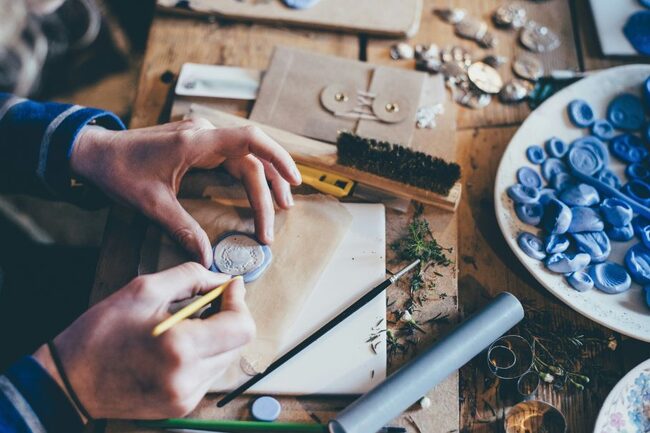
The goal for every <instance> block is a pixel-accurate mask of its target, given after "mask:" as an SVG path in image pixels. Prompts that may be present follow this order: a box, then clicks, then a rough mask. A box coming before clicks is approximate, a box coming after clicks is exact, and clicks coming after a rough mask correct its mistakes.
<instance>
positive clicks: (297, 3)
mask: <svg viewBox="0 0 650 433" xmlns="http://www.w3.org/2000/svg"><path fill="white" fill-rule="evenodd" d="M282 1H283V2H284V4H285V5H286V6H288V7H290V8H292V9H307V8H310V7H312V6H314V5H315V4H316V3H318V2H319V1H320V0H282Z"/></svg>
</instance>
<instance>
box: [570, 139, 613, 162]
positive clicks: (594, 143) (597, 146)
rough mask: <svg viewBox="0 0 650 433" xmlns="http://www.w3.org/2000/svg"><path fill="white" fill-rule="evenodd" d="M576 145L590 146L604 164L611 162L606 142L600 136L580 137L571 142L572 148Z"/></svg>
mask: <svg viewBox="0 0 650 433" xmlns="http://www.w3.org/2000/svg"><path fill="white" fill-rule="evenodd" d="M574 147H586V148H589V149H591V150H593V151H594V152H595V153H596V155H598V156H599V157H600V160H601V161H603V164H604V165H608V164H609V150H607V146H606V145H605V143H603V142H602V140H600V139H599V138H598V137H594V136H593V135H586V136H584V137H580V138H578V139H576V140H574V141H573V142H572V143H571V149H573V148H574Z"/></svg>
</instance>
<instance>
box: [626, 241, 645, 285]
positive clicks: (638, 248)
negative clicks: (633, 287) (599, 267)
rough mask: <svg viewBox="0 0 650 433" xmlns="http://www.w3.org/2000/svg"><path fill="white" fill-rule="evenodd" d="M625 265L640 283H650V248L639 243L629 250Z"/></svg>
mask: <svg viewBox="0 0 650 433" xmlns="http://www.w3.org/2000/svg"><path fill="white" fill-rule="evenodd" d="M625 267H626V268H627V270H628V271H630V275H632V278H633V279H634V281H636V282H637V283H639V284H643V285H646V284H650V250H648V248H647V247H646V246H645V245H643V244H642V243H638V244H636V245H634V246H633V247H632V248H630V249H629V250H627V253H626V254H625Z"/></svg>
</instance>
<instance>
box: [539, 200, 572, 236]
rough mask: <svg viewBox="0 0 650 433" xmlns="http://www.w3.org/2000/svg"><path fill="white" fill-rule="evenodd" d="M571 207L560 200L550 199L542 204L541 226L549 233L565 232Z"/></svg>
mask: <svg viewBox="0 0 650 433" xmlns="http://www.w3.org/2000/svg"><path fill="white" fill-rule="evenodd" d="M571 218H572V214H571V209H569V207H568V206H567V205H565V204H564V203H562V202H561V201H560V200H557V199H550V200H549V201H548V202H547V203H546V206H544V215H543V216H542V227H544V229H546V231H548V232H549V233H551V234H562V233H566V231H567V230H568V229H569V225H571Z"/></svg>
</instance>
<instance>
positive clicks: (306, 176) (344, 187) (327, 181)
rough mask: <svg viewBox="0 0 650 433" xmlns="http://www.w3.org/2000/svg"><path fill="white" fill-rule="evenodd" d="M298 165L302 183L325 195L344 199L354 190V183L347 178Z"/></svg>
mask: <svg viewBox="0 0 650 433" xmlns="http://www.w3.org/2000/svg"><path fill="white" fill-rule="evenodd" d="M296 165H297V166H298V170H299V171H300V175H301V176H302V183H304V184H306V185H309V186H311V187H312V188H314V189H316V190H318V191H320V192H322V193H324V194H329V195H332V196H334V197H336V198H343V197H347V196H348V195H350V193H351V192H352V188H354V181H353V180H351V179H348V178H346V177H343V176H339V175H337V174H335V173H331V172H328V171H325V170H318V169H315V168H311V167H307V166H305V165H302V164H296Z"/></svg>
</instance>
